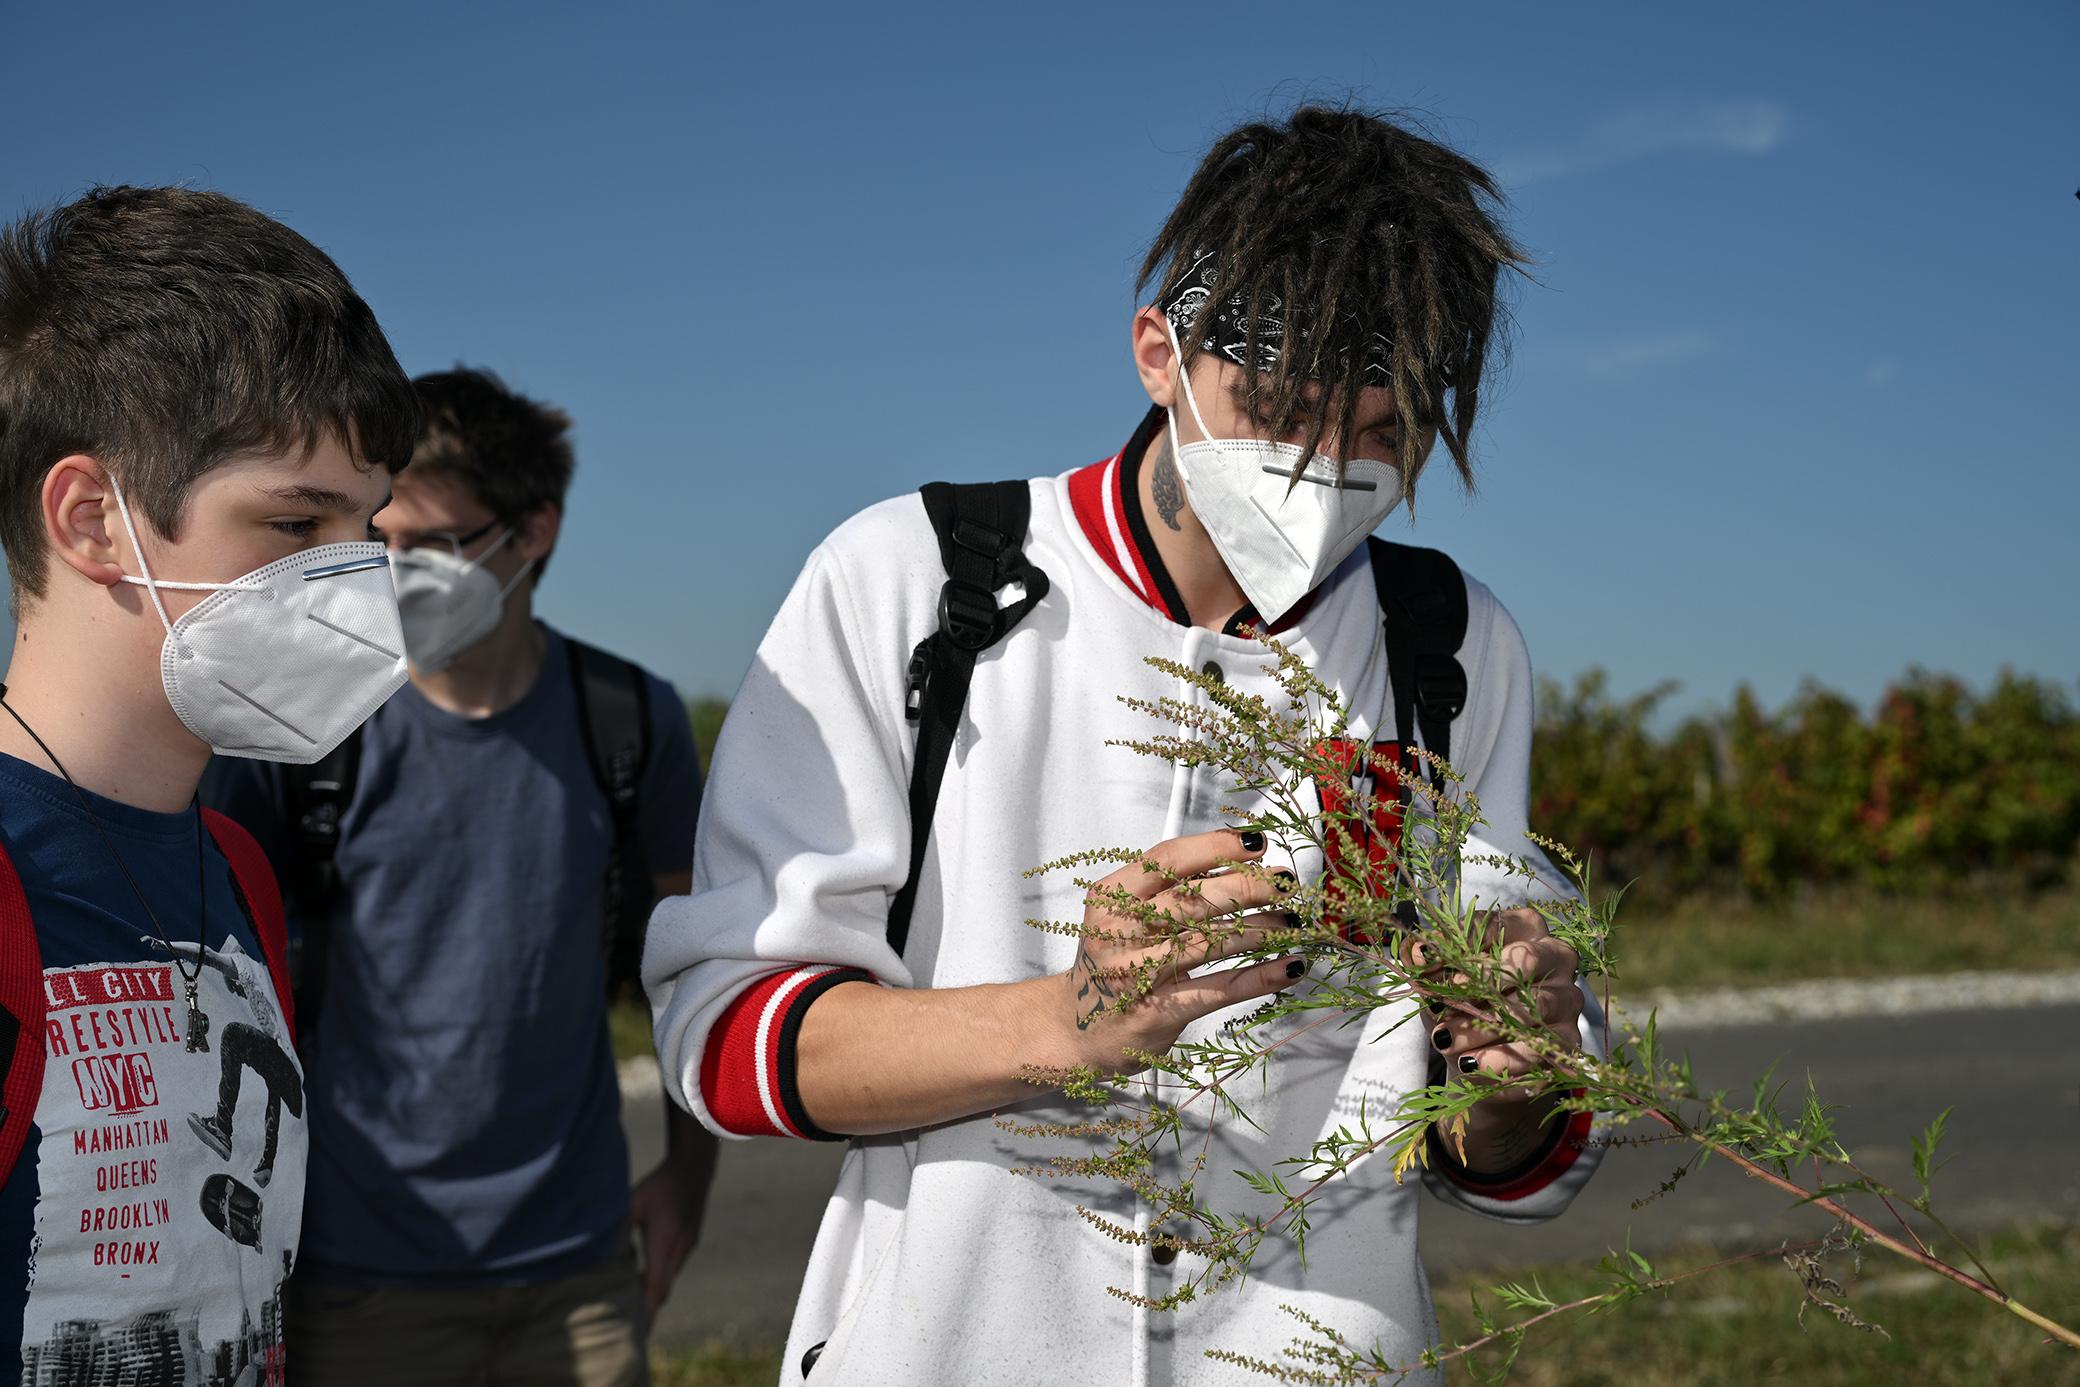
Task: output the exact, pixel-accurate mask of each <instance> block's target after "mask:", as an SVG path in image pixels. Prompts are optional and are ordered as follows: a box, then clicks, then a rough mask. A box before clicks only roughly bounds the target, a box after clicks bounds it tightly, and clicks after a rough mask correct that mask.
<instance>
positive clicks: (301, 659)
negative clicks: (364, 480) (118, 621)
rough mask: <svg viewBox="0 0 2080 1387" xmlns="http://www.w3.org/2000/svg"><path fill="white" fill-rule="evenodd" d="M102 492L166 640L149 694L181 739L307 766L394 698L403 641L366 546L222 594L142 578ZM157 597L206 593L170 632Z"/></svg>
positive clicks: (384, 575)
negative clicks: (182, 732) (159, 701)
mask: <svg viewBox="0 0 2080 1387" xmlns="http://www.w3.org/2000/svg"><path fill="white" fill-rule="evenodd" d="M108 484H109V489H110V490H111V491H112V492H114V493H115V498H116V508H117V510H118V511H120V512H121V514H122V518H123V529H124V531H125V532H126V533H127V534H128V535H129V536H130V547H131V548H132V549H133V550H134V551H135V552H136V554H137V565H138V567H139V568H141V569H143V570H144V574H143V576H142V577H133V576H131V575H130V574H128V573H125V574H124V575H123V581H124V582H126V583H134V584H136V585H137V586H139V587H141V588H144V589H145V590H146V591H147V592H149V593H150V594H151V598H152V607H153V609H154V610H156V611H157V612H158V613H159V622H160V624H161V625H163V626H164V627H165V628H166V643H165V645H164V646H162V647H161V648H160V654H159V682H160V683H161V684H163V685H164V686H165V689H166V701H167V702H168V703H170V704H172V705H173V711H174V712H175V713H176V714H178V715H179V716H180V720H181V721H182V722H183V723H184V724H186V726H187V728H188V730H189V731H190V732H193V733H194V734H195V735H196V736H197V737H199V738H201V739H202V740H203V741H205V742H207V743H208V744H209V749H210V750H211V751H213V752H215V753H216V754H217V755H219V756H244V757H250V758H252V759H254V760H259V761H283V762H287V763H289V764H291V765H308V764H310V763H311V762H313V761H316V760H318V759H320V758H321V757H323V756H324V755H326V753H328V752H330V751H331V750H332V749H333V748H334V747H336V746H338V745H339V744H340V743H341V742H343V741H345V740H346V739H347V736H348V734H349V733H351V732H353V730H354V729H355V728H357V727H359V726H360V725H361V724H362V723H363V722H365V721H367V719H368V717H369V715H370V714H372V713H374V712H375V710H376V709H378V708H380V707H382V706H383V703H384V702H385V701H386V700H387V699H388V698H389V697H390V695H392V694H394V693H396V692H397V690H398V689H399V688H400V687H402V686H403V684H404V681H405V678H406V671H405V659H404V631H403V628H402V626H401V625H400V624H399V621H398V617H397V595H396V593H395V592H393V591H392V590H391V586H390V559H389V556H388V555H387V554H385V553H384V552H383V546H382V545H380V544H375V543H366V544H361V543H353V542H348V543H343V544H323V545H319V546H318V547H317V548H315V549H305V550H302V551H301V552H299V553H295V554H291V555H290V556H289V557H287V558H285V559H277V560H276V561H275V562H273V563H271V564H268V565H267V566H266V567H264V568H257V569H254V570H253V571H252V572H251V573H248V574H246V575H245V576H244V577H243V578H240V579H238V580H237V581H235V582H230V583H176V582H169V581H166V580H163V579H159V578H154V577H153V576H152V566H151V563H150V561H149V560H147V559H146V558H145V555H144V545H143V544H142V543H141V542H140V541H139V538H138V532H137V527H136V525H134V524H132V523H131V519H130V506H129V503H128V502H127V501H125V500H124V498H123V489H122V487H121V486H119V485H117V483H116V480H115V478H114V477H113V476H111V477H110V478H109V482H108ZM162 589H173V590H177V591H182V592H207V593H209V594H210V595H209V596H208V597H205V598H203V599H202V601H200V602H198V603H196V604H195V606H194V607H193V608H191V609H190V610H189V611H188V612H187V613H186V614H185V615H184V616H182V617H181V619H180V620H178V621H174V620H171V619H170V618H169V617H168V616H167V614H166V603H165V601H164V600H163V599H162V598H161V597H160V596H159V593H160V591H161V590H162Z"/></svg>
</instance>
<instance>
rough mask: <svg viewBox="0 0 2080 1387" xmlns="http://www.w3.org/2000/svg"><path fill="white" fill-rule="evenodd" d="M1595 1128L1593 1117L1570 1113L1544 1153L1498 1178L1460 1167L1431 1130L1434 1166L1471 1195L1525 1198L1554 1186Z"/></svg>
mask: <svg viewBox="0 0 2080 1387" xmlns="http://www.w3.org/2000/svg"><path fill="white" fill-rule="evenodd" d="M1593 1125H1594V1115H1593V1114H1591V1113H1586V1112H1576V1113H1569V1114H1568V1115H1567V1121H1566V1122H1564V1123H1561V1124H1560V1130H1559V1131H1558V1132H1556V1133H1554V1135H1553V1137H1552V1139H1551V1140H1550V1141H1549V1142H1548V1143H1547V1144H1546V1147H1545V1149H1544V1150H1543V1151H1541V1152H1539V1153H1538V1154H1537V1155H1536V1156H1533V1157H1532V1158H1531V1159H1530V1160H1529V1161H1526V1162H1525V1163H1524V1164H1523V1165H1521V1166H1519V1167H1517V1168H1516V1169H1515V1170H1505V1171H1503V1172H1501V1173H1500V1174H1496V1175H1481V1174H1477V1173H1475V1172H1474V1171H1471V1170H1468V1169H1467V1168H1466V1167H1465V1166H1462V1165H1460V1164H1459V1162H1458V1161H1457V1160H1455V1159H1454V1158H1453V1157H1452V1155H1451V1153H1450V1151H1449V1150H1448V1149H1447V1148H1446V1146H1445V1144H1444V1142H1443V1141H1442V1140H1440V1139H1439V1137H1438V1135H1437V1129H1436V1128H1434V1127H1433V1128H1432V1129H1431V1130H1430V1158H1431V1164H1432V1165H1434V1166H1435V1167H1436V1168H1437V1169H1438V1170H1439V1171H1441V1172H1442V1173H1443V1174H1444V1177H1445V1178H1446V1179H1447V1180H1450V1181H1451V1182H1452V1183H1453V1184H1455V1185H1457V1186H1458V1187H1459V1188H1460V1189H1462V1190H1465V1191H1466V1192H1467V1193H1468V1194H1477V1195H1479V1196H1480V1197H1481V1198H1483V1199H1494V1200H1500V1201H1504V1202H1508V1201H1512V1200H1517V1199H1525V1198H1528V1197H1530V1196H1531V1195H1534V1194H1537V1193H1538V1192H1539V1191H1540V1190H1542V1189H1544V1188H1545V1187H1546V1186H1547V1185H1550V1184H1552V1183H1553V1182H1554V1181H1555V1180H1557V1179H1559V1178H1560V1177H1561V1176H1562V1175H1564V1174H1565V1173H1566V1172H1567V1171H1568V1170H1569V1169H1570V1168H1572V1167H1573V1165H1574V1163H1575V1162H1576V1161H1578V1160H1580V1159H1581V1157H1582V1152H1583V1150H1584V1149H1585V1148H1586V1147H1587V1146H1588V1143H1589V1129H1590V1128H1591V1127H1592V1126H1593Z"/></svg>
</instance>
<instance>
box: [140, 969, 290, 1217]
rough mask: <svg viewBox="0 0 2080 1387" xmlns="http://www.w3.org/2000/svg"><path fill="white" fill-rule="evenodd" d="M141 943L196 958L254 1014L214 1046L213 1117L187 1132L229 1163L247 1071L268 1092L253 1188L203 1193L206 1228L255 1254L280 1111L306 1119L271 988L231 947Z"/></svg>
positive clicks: (211, 1186) (222, 1178)
mask: <svg viewBox="0 0 2080 1387" xmlns="http://www.w3.org/2000/svg"><path fill="white" fill-rule="evenodd" d="M144 942H145V944H146V946H147V947H149V948H151V949H153V950H154V951H156V952H159V953H170V954H173V955H174V956H176V957H177V958H179V959H183V960H186V961H191V962H192V961H194V960H196V959H198V958H199V959H200V960H201V965H202V966H203V967H205V968H210V969H213V970H214V971H215V972H217V973H218V974H219V975H220V976H221V977H222V978H223V979H224V985H225V987H226V988H227V989H229V991H230V992H231V993H232V995H234V996H236V997H240V998H243V999H244V1000H245V1001H246V1002H247V1003H248V1004H249V1005H250V1007H251V1016H252V1018H253V1019H252V1021H251V1022H250V1023H249V1022H246V1021H233V1022H231V1023H230V1024H228V1025H226V1026H225V1027H224V1029H223V1032H222V1034H221V1035H219V1036H218V1038H217V1053H218V1055H219V1056H220V1059H221V1071H220V1073H221V1077H220V1078H219V1080H218V1083H217V1107H216V1111H215V1112H197V1113H190V1114H189V1115H188V1129H189V1130H190V1131H191V1132H193V1133H194V1134H195V1137H196V1139H197V1140H199V1141H201V1142H202V1144H203V1145H205V1146H207V1147H208V1148H209V1149H210V1150H212V1151H214V1152H216V1153H217V1156H218V1158H219V1159H221V1160H225V1161H229V1160H231V1159H232V1154H231V1153H232V1149H233V1142H234V1139H235V1138H236V1135H237V1131H236V1116H237V1112H238V1095H239V1090H240V1088H241V1087H242V1086H243V1084H244V1082H245V1073H246V1071H247V1070H248V1069H250V1070H252V1071H253V1073H255V1074H256V1075H258V1076H259V1077H260V1081H261V1082H262V1083H263V1084H265V1085H266V1086H267V1108H266V1118H265V1131H264V1135H263V1138H262V1141H261V1147H260V1160H259V1163H258V1164H257V1165H256V1166H254V1168H253V1184H252V1185H247V1184H246V1183H245V1182H244V1181H242V1180H240V1179H239V1178H238V1177H236V1176H234V1175H230V1174H223V1173H219V1174H215V1175H212V1176H210V1177H209V1178H208V1179H207V1180H205V1181H203V1184H202V1191H201V1206H202V1213H203V1217H205V1218H207V1219H208V1220H209V1222H210V1225H211V1226H212V1227H214V1228H215V1229H216V1230H217V1231H218V1232H220V1233H222V1234H223V1235H224V1236H225V1237H227V1238H229V1239H231V1240H232V1241H233V1242H236V1243H241V1244H243V1245H244V1246H246V1247H250V1248H254V1249H256V1250H257V1249H258V1248H259V1246H260V1217H261V1199H260V1193H259V1192H260V1190H264V1189H266V1188H267V1185H268V1182H269V1181H270V1180H272V1179H273V1178H274V1160H275V1152H276V1149H277V1147H278V1145H279V1144H280V1140H281V1126H282V1109H283V1108H284V1107H287V1108H288V1109H289V1112H290V1113H291V1114H292V1115H293V1116H296V1117H302V1116H303V1076H302V1074H301V1073H300V1072H299V1071H298V1070H297V1068H296V1061H295V1060H293V1059H292V1058H290V1056H289V1052H288V1049H287V1047H286V1046H285V1045H284V1044H283V1043H282V1028H281V1026H280V1024H279V1022H278V1020H277V1016H278V1013H277V1011H276V1009H275V1006H274V1004H273V995H274V994H273V983H272V982H271V981H270V980H269V978H268V975H267V972H266V969H265V967H264V966H263V965H262V964H261V963H259V962H258V961H257V960H255V959H253V958H251V957H249V956H247V954H246V952H245V951H244V950H243V949H241V948H239V946H238V941H237V940H236V939H230V940H226V941H225V944H224V948H223V949H222V950H221V951H219V950H216V949H212V948H210V947H209V946H208V945H206V944H202V943H199V942H198V943H192V944H191V943H186V942H182V943H174V944H168V943H166V942H165V941H163V940H160V939H157V938H147V939H146V940H145V941H144ZM255 1186H257V1188H255Z"/></svg>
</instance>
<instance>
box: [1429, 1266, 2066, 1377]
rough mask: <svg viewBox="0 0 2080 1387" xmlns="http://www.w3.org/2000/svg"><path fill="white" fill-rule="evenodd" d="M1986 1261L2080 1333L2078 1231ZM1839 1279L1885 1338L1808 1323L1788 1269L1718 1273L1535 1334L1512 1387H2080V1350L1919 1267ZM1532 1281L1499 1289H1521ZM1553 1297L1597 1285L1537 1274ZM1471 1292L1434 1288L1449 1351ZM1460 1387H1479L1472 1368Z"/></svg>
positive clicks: (1875, 1269) (1461, 1330)
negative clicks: (2055, 1343) (1777, 1386)
mask: <svg viewBox="0 0 2080 1387" xmlns="http://www.w3.org/2000/svg"><path fill="white" fill-rule="evenodd" d="M1982 1251H1983V1252H1984V1253H1985V1255H1986V1257H1987V1261H1988V1263H1989V1265H1990V1266H1991V1268H1992V1270H1993V1273H1994V1275H1995V1276H1997V1277H1999V1278H2000V1280H2001V1282H2002V1284H2003V1285H2004V1286H2005V1287H2006V1288H2007V1290H2008V1293H2009V1294H2010V1295H2013V1296H2015V1297H2017V1298H2018V1299H2019V1300H2021V1301H2022V1302H2023V1303H2024V1304H2026V1305H2029V1306H2030V1307H2031V1308H2033V1309H2035V1310H2037V1311H2039V1312H2040V1313H2042V1314H2045V1315H2048V1316H2050V1317H2051V1318H2052V1319H2054V1320H2057V1321H2059V1322H2060V1323H2063V1324H2066V1325H2080V1228H2065V1229H2036V1230H2021V1231H2014V1232H2009V1233H2006V1234H2003V1235H2000V1236H1998V1237H1995V1238H1992V1239H1990V1240H1988V1246H1987V1247H1986V1248H1984V1249H1982ZM1715 1260H1718V1258H1717V1257H1716V1256H1715V1255H1714V1254H1712V1253H1710V1252H1696V1253H1691V1254H1687V1255H1671V1256H1668V1257H1664V1258H1658V1259H1656V1261H1655V1269H1656V1270H1657V1271H1658V1272H1660V1273H1662V1274H1663V1275H1668V1274H1672V1273H1675V1272H1679V1271H1681V1270H1683V1269H1686V1268H1689V1267H1695V1266H1705V1265H1709V1264H1710V1263H1712V1262H1713V1261H1715ZM1828 1271H1829V1274H1830V1275H1832V1276H1834V1277H1835V1278H1836V1279H1837V1280H1838V1281H1840V1282H1841V1283H1842V1284H1843V1286H1844V1288H1845V1289H1846V1290H1847V1292H1848V1304H1849V1306H1850V1308H1851V1309H1852V1310H1854V1312H1855V1313H1856V1314H1857V1315H1858V1316H1859V1317H1861V1318H1862V1319H1864V1320H1865V1321H1868V1322H1870V1323H1874V1324H1877V1325H1880V1326H1882V1327H1883V1329H1884V1330H1885V1333H1884V1334H1883V1335H1881V1334H1877V1333H1873V1332H1869V1331H1865V1330H1859V1329H1853V1328H1850V1327H1847V1326H1845V1325H1842V1324H1839V1323H1836V1322H1835V1321H1834V1320H1833V1319H1831V1318H1829V1317H1828V1316H1827V1315H1826V1314H1825V1313H1824V1312H1821V1311H1818V1310H1810V1309H1809V1310H1808V1311H1807V1312H1806V1316H1805V1327H1804V1328H1803V1329H1801V1328H1800V1327H1799V1323H1798V1306H1799V1301H1800V1293H1799V1283H1798V1280H1797V1278H1796V1277H1795V1276H1794V1275H1793V1273H1792V1272H1791V1271H1790V1270H1789V1269H1788V1268H1786V1267H1785V1266H1784V1265H1783V1263H1782V1262H1780V1261H1778V1260H1776V1259H1775V1258H1769V1259H1766V1260H1763V1261H1760V1262H1754V1263H1748V1264H1744V1265H1741V1266H1737V1267H1728V1268H1725V1269H1722V1270H1720V1271H1715V1272H1710V1273H1707V1274H1706V1275H1704V1276H1700V1277H1698V1278H1697V1279H1696V1280H1694V1281H1690V1282H1687V1283H1685V1284H1684V1285H1682V1286H1680V1287H1677V1288H1676V1289H1674V1290H1671V1291H1668V1292H1665V1293H1660V1294H1656V1295H1652V1296H1649V1297H1648V1298H1646V1299H1645V1300H1641V1301H1637V1302H1635V1303H1633V1304H1631V1305H1627V1306H1623V1307H1620V1308H1618V1309H1615V1310H1610V1311H1606V1312H1604V1313H1601V1314H1597V1315H1591V1316H1567V1317H1563V1318H1562V1319H1560V1320H1557V1321H1549V1322H1548V1324H1547V1325H1546V1326H1544V1327H1543V1330H1544V1332H1540V1331H1533V1334H1532V1337H1530V1338H1529V1339H1528V1340H1527V1341H1526V1344H1525V1348H1524V1351H1523V1354H1522V1356H1521V1357H1519V1359H1518V1360H1517V1364H1516V1367H1515V1369H1514V1370H1513V1371H1512V1372H1511V1374H1510V1378H1509V1381H1510V1382H1511V1383H1513V1384H1516V1387H1751V1384H1760V1383H1787V1384H1797V1387H1879V1385H1880V1384H1884V1385H1885V1387H1890V1384H1893V1383H1913V1384H1915V1385H1916V1387H1952V1385H1953V1384H1954V1387H1966V1384H1971V1385H1972V1387H1981V1385H1982V1384H2003V1387H2005V1384H2016V1387H2021V1385H2022V1384H2028V1387H2080V1351H2075V1350H2070V1349H2063V1348H2057V1347H2047V1346H2045V1345H2044V1343H2043V1337H2044V1336H2043V1335H2042V1333H2041V1332H2040V1331H2038V1330H2037V1329H2035V1328H2033V1327H2032V1326H2030V1325H2028V1324H2025V1323H2024V1322H2023V1321H2021V1320H2020V1319H2017V1318H2016V1317H2015V1316H2013V1315H2010V1314H2008V1313H2006V1312H2005V1311H2003V1310H2001V1309H1999V1308H1998V1307H1996V1306H1994V1305H1992V1304H1990V1303H1989V1302H1987V1301H1985V1300H1982V1299H1980V1298H1979V1297H1977V1296H1974V1295H1972V1294H1970V1293H1969V1292H1966V1291H1964V1290H1962V1289H1961V1288H1959V1287H1957V1286H1954V1285H1952V1284H1951V1283H1949V1282H1947V1281H1944V1280H1943V1279H1941V1278H1940V1277H1937V1276H1936V1275H1934V1274H1933V1273H1929V1272H1923V1271H1919V1270H1918V1269H1915V1268H1913V1267H1909V1266H1908V1265H1907V1264H1906V1263H1904V1262H1902V1261H1900V1260H1899V1259H1898V1258H1896V1257H1892V1256H1890V1255H1888V1254H1886V1253H1884V1252H1880V1251H1870V1252H1866V1254H1865V1256H1864V1262H1863V1271H1862V1273H1861V1275H1858V1274H1856V1273H1854V1272H1853V1271H1852V1270H1851V1269H1850V1266H1849V1263H1848V1260H1847V1259H1846V1258H1843V1257H1840V1256H1839V1255H1838V1256H1836V1257H1834V1258H1832V1259H1830V1261H1829V1263H1828ZM1533 1274H1534V1273H1532V1272H1512V1273H1502V1274H1499V1275H1498V1276H1497V1277H1495V1278H1492V1279H1501V1280H1523V1279H1525V1278H1526V1277H1528V1276H1530V1275H1533ZM1535 1274H1536V1275H1537V1276H1538V1278H1539V1283H1540V1285H1541V1286H1542V1287H1543V1288H1544V1290H1545V1292H1546V1294H1548V1295H1549V1296H1551V1297H1552V1298H1554V1299H1555V1300H1560V1301H1565V1300H1568V1299H1572V1298H1573V1297H1575V1296H1579V1295H1583V1294H1586V1293H1588V1292H1589V1291H1591V1290H1593V1289H1594V1288H1595V1286H1596V1284H1597V1283H1596V1281H1595V1279H1594V1278H1593V1277H1592V1276H1590V1275H1589V1274H1587V1273H1585V1272H1584V1271H1581V1270H1577V1269H1572V1268H1553V1269H1541V1270H1539V1271H1537V1272H1536V1273H1535ZM1467 1293H1468V1283H1467V1282H1465V1281H1463V1280H1462V1281H1456V1282H1453V1283H1451V1284H1440V1285H1438V1286H1437V1287H1436V1295H1437V1309H1438V1316H1439V1327H1440V1329H1441V1331H1442V1333H1443V1335H1444V1337H1445V1338H1446V1340H1447V1342H1452V1343H1460V1342H1465V1341H1466V1340H1467V1339H1468V1338H1470V1337H1472V1336H1473V1335H1474V1334H1476V1333H1478V1330H1477V1328H1476V1326H1475V1322H1474V1319H1473V1317H1472V1314H1471V1313H1470V1311H1469V1309H1468V1296H1467ZM1451 1380H1452V1381H1454V1382H1470V1381H1473V1380H1475V1379H1474V1376H1473V1374H1472V1373H1471V1372H1469V1371H1468V1370H1467V1369H1466V1367H1465V1366H1464V1365H1463V1364H1462V1365H1459V1366H1457V1367H1455V1368H1454V1369H1453V1370H1452V1371H1451Z"/></svg>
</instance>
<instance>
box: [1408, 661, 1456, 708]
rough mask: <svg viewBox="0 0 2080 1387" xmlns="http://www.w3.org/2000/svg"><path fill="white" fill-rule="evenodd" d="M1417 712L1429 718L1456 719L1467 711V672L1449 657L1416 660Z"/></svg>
mask: <svg viewBox="0 0 2080 1387" xmlns="http://www.w3.org/2000/svg"><path fill="white" fill-rule="evenodd" d="M1416 708H1417V709H1418V710H1419V713H1420V715H1421V716H1424V717H1429V718H1456V717H1458V716H1459V714H1460V713H1461V712H1463V711H1465V708H1466V670H1465V669H1464V667H1462V666H1461V665H1460V663H1459V661H1458V660H1457V659H1456V658H1455V657H1453V656H1451V655H1438V654H1435V653H1432V654H1427V655H1422V656H1419V657H1418V658H1417V660H1416Z"/></svg>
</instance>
